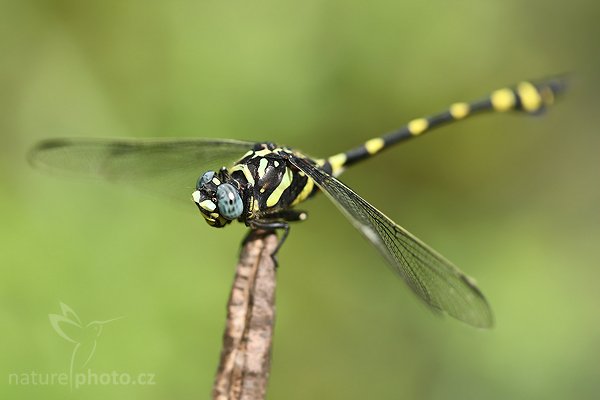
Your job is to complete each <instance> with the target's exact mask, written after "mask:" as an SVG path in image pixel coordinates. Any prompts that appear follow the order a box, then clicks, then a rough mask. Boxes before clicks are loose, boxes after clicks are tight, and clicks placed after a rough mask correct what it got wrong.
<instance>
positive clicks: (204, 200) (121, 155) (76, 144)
mask: <svg viewBox="0 0 600 400" xmlns="http://www.w3.org/2000/svg"><path fill="white" fill-rule="evenodd" d="M565 86H566V83H565V79H564V78H563V77H554V78H548V79H544V80H539V81H524V82H521V83H519V84H517V85H513V86H507V87H504V88H501V89H498V90H495V91H493V92H491V93H490V94H489V95H488V96H486V97H484V98H481V99H479V100H475V101H471V102H457V103H454V104H452V105H450V106H449V107H448V108H447V109H446V110H444V111H443V112H440V113H437V114H432V115H430V116H427V117H422V118H416V119H413V120H412V121H410V122H409V123H408V124H406V125H405V126H403V127H401V128H400V129H397V130H395V131H392V132H390V133H387V134H385V135H383V136H380V137H376V138H373V139H370V140H368V141H366V142H364V143H363V144H362V145H360V146H358V147H356V148H353V149H350V150H348V151H345V152H342V153H338V154H335V155H332V156H330V157H327V158H312V157H310V156H308V155H306V154H305V153H303V152H300V151H298V150H296V149H294V148H291V147H287V146H281V145H277V144H275V143H272V142H248V141H239V140H232V139H206V138H187V139H116V140H114V139H74V138H60V139H47V140H44V141H41V142H39V143H38V144H37V145H36V146H35V147H34V148H33V149H32V151H31V152H30V161H31V163H32V165H33V166H35V167H37V168H40V169H42V170H46V171H51V172H62V173H69V174H75V175H83V176H86V177H90V176H92V177H101V178H104V179H106V180H108V181H112V182H117V183H125V184H129V185H134V186H137V187H140V188H143V189H146V190H149V191H152V192H153V193H158V194H164V195H166V196H169V197H172V198H178V199H184V200H185V201H190V200H192V201H193V202H194V203H195V204H196V206H197V208H198V209H199V211H200V213H201V215H202V217H203V218H204V220H205V221H206V222H207V223H208V225H210V226H211V227H215V228H223V227H225V226H227V225H229V224H230V223H232V222H234V221H238V222H240V223H243V224H245V225H246V226H248V227H249V228H250V229H251V230H267V231H274V230H278V231H280V232H281V238H280V240H279V245H278V247H277V249H276V250H275V252H274V254H275V253H276V252H277V250H279V248H280V246H281V244H282V243H283V242H284V241H285V239H286V237H287V235H288V233H289V230H290V223H292V222H296V221H303V220H305V219H306V218H307V213H306V212H305V211H301V210H298V209H297V208H296V206H297V205H299V204H301V203H303V202H304V201H305V200H307V199H309V198H312V197H313V196H315V195H316V194H317V193H319V192H322V193H324V194H325V195H326V196H327V197H328V198H329V200H331V202H333V203H334V204H335V205H336V206H337V208H338V209H339V210H340V211H341V212H342V214H344V215H345V216H346V217H347V218H348V220H349V221H350V222H351V224H352V225H353V226H354V227H355V228H356V229H357V230H358V231H359V232H360V233H361V234H362V235H363V236H364V237H365V238H366V239H367V240H368V241H369V242H371V243H372V244H373V245H374V246H375V247H376V248H377V249H378V250H379V252H380V253H381V254H382V255H383V257H384V258H385V260H386V261H387V262H388V263H389V264H390V265H391V267H392V269H393V270H394V271H395V272H396V273H397V274H398V275H399V276H400V277H401V278H402V279H403V280H404V282H406V284H407V285H408V287H409V288H410V289H412V291H413V292H414V293H415V294H416V295H417V297H418V298H420V299H421V300H423V301H424V302H425V304H427V305H428V306H429V307H430V308H431V309H432V310H433V311H434V312H436V313H438V314H447V315H450V316H452V317H454V318H456V319H458V320H460V321H462V322H464V323H466V324H468V325H471V326H474V327H478V328H490V327H492V325H493V320H494V318H493V314H492V311H491V308H490V306H489V303H488V301H487V300H486V298H485V297H484V295H483V293H482V292H481V290H480V289H479V288H478V286H477V285H476V283H475V280H474V279H472V278H470V277H469V276H467V275H466V274H464V273H463V272H462V271H461V270H460V269H458V268H457V267H456V266H455V265H454V264H453V263H451V262H450V261H448V260H447V259H446V258H444V257H443V256H442V255H440V254H439V253H438V252H436V251H435V250H433V249H432V248H430V247H429V246H428V245H426V244H425V243H424V242H422V241H421V240H419V239H418V238H417V237H415V236H414V235H412V234H411V233H409V232H408V231H407V230H406V229H404V228H402V227H401V226H400V225H398V224H397V223H395V222H394V221H393V220H392V219H390V218H389V217H387V216H386V215H384V214H383V213H382V212H381V211H379V210H378V209H376V208H375V207H374V206H373V205H371V204H370V203H369V202H367V201H366V200H365V199H364V198H362V197H361V196H360V195H359V194H357V193H356V192H355V191H353V190H352V189H351V188H349V187H348V186H347V185H345V184H344V183H342V182H341V181H340V180H339V179H338V177H339V176H340V174H341V173H342V172H343V171H344V170H345V169H346V168H348V167H350V166H353V165H355V164H358V163H360V162H361V161H363V160H366V159H368V158H370V157H373V156H376V155H378V154H380V153H381V152H382V151H384V150H386V149H389V148H390V147H392V146H393V145H395V144H397V143H401V142H404V141H406V140H409V139H411V138H415V137H418V136H421V135H423V134H424V133H426V132H429V131H431V130H432V129H434V128H437V127H440V126H443V125H446V124H449V123H452V122H455V121H460V120H464V119H466V118H468V117H471V116H474V115H478V114H483V113H490V112H520V113H524V114H533V115H537V114H541V113H542V112H543V111H545V110H546V109H547V108H548V106H550V105H552V104H553V103H554V101H555V98H556V97H557V95H559V94H561V93H562V92H563V91H564V89H565ZM194 182H195V186H194V187H193V188H191V185H193V183H194ZM190 188H191V189H190ZM190 191H191V192H192V193H191V199H190ZM190 203H191V202H190Z"/></svg>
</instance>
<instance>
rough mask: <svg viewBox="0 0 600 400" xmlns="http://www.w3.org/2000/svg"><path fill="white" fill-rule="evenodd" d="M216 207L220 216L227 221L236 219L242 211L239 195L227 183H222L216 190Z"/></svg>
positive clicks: (242, 205)
mask: <svg viewBox="0 0 600 400" xmlns="http://www.w3.org/2000/svg"><path fill="white" fill-rule="evenodd" d="M217 206H218V207H219V212H220V213H221V215H222V216H223V217H225V218H227V219H229V220H233V219H236V218H237V217H239V216H240V215H242V211H243V210H244V204H243V202H242V198H241V197H240V194H239V193H238V191H237V190H236V189H235V188H234V187H233V185H230V184H229V183H223V184H221V185H219V187H218V188H217Z"/></svg>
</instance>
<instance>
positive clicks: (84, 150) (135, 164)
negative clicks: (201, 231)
mask: <svg viewBox="0 0 600 400" xmlns="http://www.w3.org/2000/svg"><path fill="white" fill-rule="evenodd" d="M253 146H254V143H251V142H243V141H236V140H226V139H199V138H190V139H153V140H148V139H119V140H110V139H50V140H45V141H42V142H40V143H38V144H37V145H36V146H35V147H34V148H33V149H32V151H31V152H30V155H29V160H30V162H31V164H32V165H33V166H35V167H36V168H39V169H41V170H45V171H49V172H53V173H60V174H66V175H71V176H80V177H96V178H103V179H106V180H108V181H111V182H116V183H125V184H129V185H133V186H136V187H140V188H142V189H145V190H147V191H149V192H151V193H154V194H159V195H163V196H167V197H170V198H176V199H181V200H183V201H189V199H190V194H191V193H192V191H193V190H194V186H195V184H196V181H197V179H198V177H200V175H202V174H203V173H204V172H206V171H207V170H211V169H212V170H218V169H219V168H221V167H223V166H230V165H231V164H232V163H233V162H234V161H237V160H238V159H240V158H241V157H242V156H243V155H244V153H246V152H247V151H248V150H250V149H251V148H252V147H253Z"/></svg>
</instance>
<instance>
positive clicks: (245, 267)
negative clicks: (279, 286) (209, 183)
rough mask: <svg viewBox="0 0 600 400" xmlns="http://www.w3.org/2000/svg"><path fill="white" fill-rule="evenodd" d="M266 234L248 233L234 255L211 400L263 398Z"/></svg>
mask: <svg viewBox="0 0 600 400" xmlns="http://www.w3.org/2000/svg"><path fill="white" fill-rule="evenodd" d="M277 243H278V241H277V235H276V234H275V233H272V232H261V231H252V232H251V233H250V235H249V236H248V239H247V241H246V243H245V244H244V246H243V248H242V251H241V253H240V258H239V262H238V265H237V272H236V275H235V279H234V281H233V286H232V288H231V295H230V297H229V302H228V303H227V324H226V326H225V333H224V334H223V349H222V350H221V360H220V362H219V369H218V370H217V376H216V378H215V384H214V386H213V399H217V400H242V399H243V400H259V399H264V398H265V395H266V390H267V383H268V380H269V371H270V367H271V345H272V342H273V327H274V323H275V287H276V279H275V264H274V262H273V259H272V257H271V254H272V253H273V251H274V250H275V248H276V246H277Z"/></svg>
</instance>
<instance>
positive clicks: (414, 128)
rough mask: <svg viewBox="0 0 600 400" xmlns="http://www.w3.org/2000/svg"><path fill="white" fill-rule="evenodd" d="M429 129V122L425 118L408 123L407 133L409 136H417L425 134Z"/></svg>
mask: <svg viewBox="0 0 600 400" xmlns="http://www.w3.org/2000/svg"><path fill="white" fill-rule="evenodd" d="M428 127H429V122H427V120H426V119H425V118H417V119H413V120H412V121H410V122H409V123H408V131H409V132H410V134H411V135H413V136H417V135H420V134H421V133H423V132H425V130H427V128H428Z"/></svg>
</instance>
